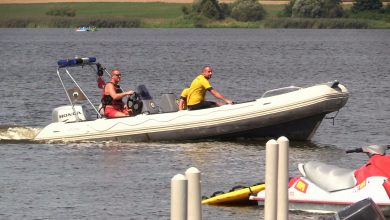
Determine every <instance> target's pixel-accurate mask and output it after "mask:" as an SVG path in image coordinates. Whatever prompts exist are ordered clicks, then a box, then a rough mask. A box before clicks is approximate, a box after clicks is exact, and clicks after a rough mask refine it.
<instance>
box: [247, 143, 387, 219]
mask: <svg viewBox="0 0 390 220" xmlns="http://www.w3.org/2000/svg"><path fill="white" fill-rule="evenodd" d="M388 148H389V146H378V145H371V146H366V147H361V148H356V149H353V150H348V151H346V152H347V153H366V154H367V155H368V157H369V160H368V161H367V163H366V164H364V165H363V166H362V167H360V168H359V169H356V170H352V169H346V168H341V167H337V166H335V165H330V164H324V163H321V162H318V161H311V162H307V163H304V164H299V165H298V169H299V172H300V173H301V174H302V176H299V177H294V178H291V179H290V181H289V185H288V197H289V198H288V199H289V209H290V210H299V211H307V212H315V213H335V212H338V211H340V210H342V209H343V208H346V207H347V206H351V205H352V204H354V203H357V202H359V201H362V200H365V199H367V198H370V199H372V201H373V202H375V204H376V205H377V206H379V207H380V208H381V209H382V211H383V214H384V215H385V216H390V170H389V167H390V156H389V155H386V149H388ZM265 199H266V198H265V190H263V191H260V192H259V193H258V194H257V195H256V196H251V197H250V200H255V201H258V204H259V205H261V206H263V205H264V200H265ZM373 219H374V218H373Z"/></svg>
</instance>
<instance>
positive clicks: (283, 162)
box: [277, 136, 290, 220]
mask: <svg viewBox="0 0 390 220" xmlns="http://www.w3.org/2000/svg"><path fill="white" fill-rule="evenodd" d="M277 142H278V144H279V158H278V161H279V163H278V199H277V200H278V201H277V202H278V205H277V206H278V212H277V213H278V215H277V220H288V163H289V159H288V152H289V145H290V142H289V140H288V139H287V138H286V137H284V136H282V137H279V138H278V140H277Z"/></svg>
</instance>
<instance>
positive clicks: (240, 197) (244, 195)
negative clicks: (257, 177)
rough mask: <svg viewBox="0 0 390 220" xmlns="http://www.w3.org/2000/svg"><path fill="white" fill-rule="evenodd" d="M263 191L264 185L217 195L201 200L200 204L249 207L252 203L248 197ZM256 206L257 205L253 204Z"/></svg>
mask: <svg viewBox="0 0 390 220" xmlns="http://www.w3.org/2000/svg"><path fill="white" fill-rule="evenodd" d="M264 189H265V184H259V185H254V186H250V187H246V188H241V189H237V190H233V191H231V192H227V193H223V194H219V195H216V196H213V197H211V198H208V199H204V200H202V204H207V205H250V204H252V202H253V201H250V200H249V196H250V195H252V194H256V193H258V192H260V191H262V190H264ZM255 204H257V203H255Z"/></svg>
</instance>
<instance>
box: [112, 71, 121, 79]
mask: <svg viewBox="0 0 390 220" xmlns="http://www.w3.org/2000/svg"><path fill="white" fill-rule="evenodd" d="M121 76H122V74H121V71H120V70H118V69H113V70H112V71H111V79H112V80H113V81H114V82H119V81H120V80H121Z"/></svg>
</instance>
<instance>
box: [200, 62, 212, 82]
mask: <svg viewBox="0 0 390 220" xmlns="http://www.w3.org/2000/svg"><path fill="white" fill-rule="evenodd" d="M202 75H203V76H204V77H205V78H206V79H211V76H212V75H213V69H212V68H211V66H209V65H207V66H205V67H203V70H202Z"/></svg>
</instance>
